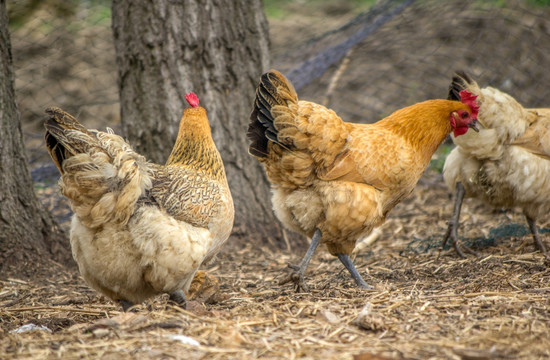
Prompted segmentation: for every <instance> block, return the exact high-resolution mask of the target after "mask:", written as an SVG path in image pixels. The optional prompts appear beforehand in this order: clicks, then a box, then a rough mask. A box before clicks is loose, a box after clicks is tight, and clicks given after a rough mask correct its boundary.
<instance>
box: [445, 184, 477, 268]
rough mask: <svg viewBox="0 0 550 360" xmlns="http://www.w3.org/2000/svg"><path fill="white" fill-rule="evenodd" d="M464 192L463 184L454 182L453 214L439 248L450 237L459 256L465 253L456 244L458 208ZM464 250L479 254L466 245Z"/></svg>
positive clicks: (460, 206) (458, 222) (458, 218)
mask: <svg viewBox="0 0 550 360" xmlns="http://www.w3.org/2000/svg"><path fill="white" fill-rule="evenodd" d="M465 194H466V190H465V189H464V186H463V185H462V183H461V182H460V181H459V182H457V183H456V196H455V198H456V199H455V206H454V211H453V216H452V217H451V220H450V221H449V223H448V225H449V227H448V228H447V232H446V233H445V237H444V238H443V243H442V244H441V248H442V249H443V248H444V247H445V245H446V244H447V241H448V240H449V238H450V239H451V242H452V243H453V247H454V248H455V250H456V252H457V253H458V255H459V256H460V257H461V258H465V257H466V255H465V254H464V252H463V251H462V249H461V248H460V245H459V244H458V226H459V224H460V221H459V220H460V209H461V208H462V201H463V200H464V195H465ZM464 250H465V251H466V252H468V253H470V254H473V255H475V256H479V254H478V253H477V252H475V251H474V250H472V249H470V248H469V247H467V246H464Z"/></svg>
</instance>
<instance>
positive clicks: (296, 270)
mask: <svg viewBox="0 0 550 360" xmlns="http://www.w3.org/2000/svg"><path fill="white" fill-rule="evenodd" d="M320 243H321V230H319V229H316V230H315V233H314V234H313V238H312V239H311V244H310V245H309V249H307V252H306V254H305V255H304V257H303V259H302V261H300V264H299V265H294V264H288V267H289V268H291V269H292V270H293V271H292V272H291V273H290V275H289V276H288V277H287V278H285V279H283V280H282V281H281V282H280V284H281V285H282V284H286V283H289V282H293V283H294V284H295V285H296V292H300V291H302V290H303V291H305V292H309V287H308V286H307V285H306V283H305V282H304V274H305V273H306V270H307V267H308V265H309V262H310V261H311V258H312V257H313V254H314V253H315V250H317V247H318V246H319V244H320Z"/></svg>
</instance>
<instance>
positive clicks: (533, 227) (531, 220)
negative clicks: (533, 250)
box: [525, 215, 550, 262]
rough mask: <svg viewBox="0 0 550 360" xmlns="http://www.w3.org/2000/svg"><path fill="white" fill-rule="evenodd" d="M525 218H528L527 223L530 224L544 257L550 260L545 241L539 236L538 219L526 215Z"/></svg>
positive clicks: (536, 243)
mask: <svg viewBox="0 0 550 360" xmlns="http://www.w3.org/2000/svg"><path fill="white" fill-rule="evenodd" d="M525 218H526V219H527V224H529V229H531V234H533V240H535V245H536V246H537V247H538V248H539V250H540V252H541V253H542V255H544V257H545V258H546V261H548V262H550V256H548V252H547V251H546V248H545V247H544V243H543V242H542V240H541V239H540V236H539V230H538V228H537V221H536V220H534V219H531V218H530V217H529V216H527V215H525Z"/></svg>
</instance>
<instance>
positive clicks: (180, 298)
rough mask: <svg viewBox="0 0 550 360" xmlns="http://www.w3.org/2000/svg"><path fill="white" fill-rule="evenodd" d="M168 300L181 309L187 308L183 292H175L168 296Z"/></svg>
mask: <svg viewBox="0 0 550 360" xmlns="http://www.w3.org/2000/svg"><path fill="white" fill-rule="evenodd" d="M170 300H172V301H173V302H175V303H177V304H178V305H179V306H180V307H181V308H183V309H185V308H186V307H187V301H186V300H185V293H184V292H183V290H176V291H174V292H173V293H171V294H170Z"/></svg>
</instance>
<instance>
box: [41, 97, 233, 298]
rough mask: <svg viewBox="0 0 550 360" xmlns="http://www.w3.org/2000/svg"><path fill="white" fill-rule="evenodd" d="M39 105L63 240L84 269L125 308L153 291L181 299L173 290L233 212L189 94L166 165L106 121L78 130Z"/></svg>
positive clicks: (226, 229)
mask: <svg viewBox="0 0 550 360" xmlns="http://www.w3.org/2000/svg"><path fill="white" fill-rule="evenodd" d="M190 103H193V102H192V101H190ZM46 113H47V114H48V115H49V119H48V120H46V122H45V127H46V136H45V138H46V145H47V147H48V151H49V153H50V156H51V157H52V160H53V161H54V163H55V164H56V165H57V167H58V168H59V171H60V173H61V179H60V181H59V185H60V188H61V192H62V193H63V195H65V196H66V197H67V198H68V199H69V201H70V204H71V207H72V209H73V211H74V216H73V219H72V224H71V246H72V251H73V256H74V258H75V260H76V262H77V264H78V266H79V269H80V272H81V274H82V276H83V277H84V279H85V280H86V281H87V282H88V284H90V285H91V286H92V287H93V288H95V289H96V290H98V291H100V292H102V293H104V294H105V295H107V296H108V297H110V298H111V299H113V300H114V301H120V302H121V303H122V305H123V306H124V307H125V308H126V307H127V306H129V305H130V304H132V303H139V302H141V301H143V300H144V299H146V298H148V297H151V296H154V295H156V294H160V293H169V294H171V295H172V296H173V297H174V299H176V300H177V301H180V302H181V301H183V300H184V297H183V296H184V294H183V293H181V290H183V291H187V289H188V288H189V286H190V284H191V281H192V279H193V276H194V274H195V272H196V271H197V269H198V268H199V266H200V265H201V264H202V263H203V262H204V261H205V260H206V259H208V258H211V257H212V256H214V255H215V254H216V253H217V251H218V250H219V249H220V247H221V245H222V244H223V243H224V242H225V241H226V240H227V238H228V236H229V233H230V231H231V228H232V224H233V215H234V209H233V201H232V198H231V194H230V192H229V188H228V185H227V180H226V177H225V171H224V168H223V163H222V160H221V157H220V155H219V153H218V151H217V149H216V147H215V144H214V142H213V140H212V137H211V134H210V127H209V125H208V119H207V117H206V111H205V110H204V109H203V108H201V107H198V100H197V103H196V106H195V107H191V108H187V109H185V111H184V115H183V117H182V120H181V123H180V129H179V133H178V138H177V141H176V144H175V145H174V149H173V151H172V154H171V155H170V158H169V160H168V161H167V163H166V165H157V164H152V163H149V162H147V161H146V159H145V158H144V157H143V156H141V155H139V154H137V153H136V152H135V151H134V150H132V148H131V147H130V145H129V144H128V143H127V142H126V141H124V139H123V138H121V137H120V136H118V135H115V134H114V133H113V131H112V130H110V129H108V131H107V132H102V131H96V130H88V129H86V128H85V127H84V126H82V125H81V124H80V123H78V121H77V120H76V119H75V118H74V117H72V116H71V115H69V114H67V113H66V112H64V111H63V110H61V109H58V108H49V109H47V110H46Z"/></svg>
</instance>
